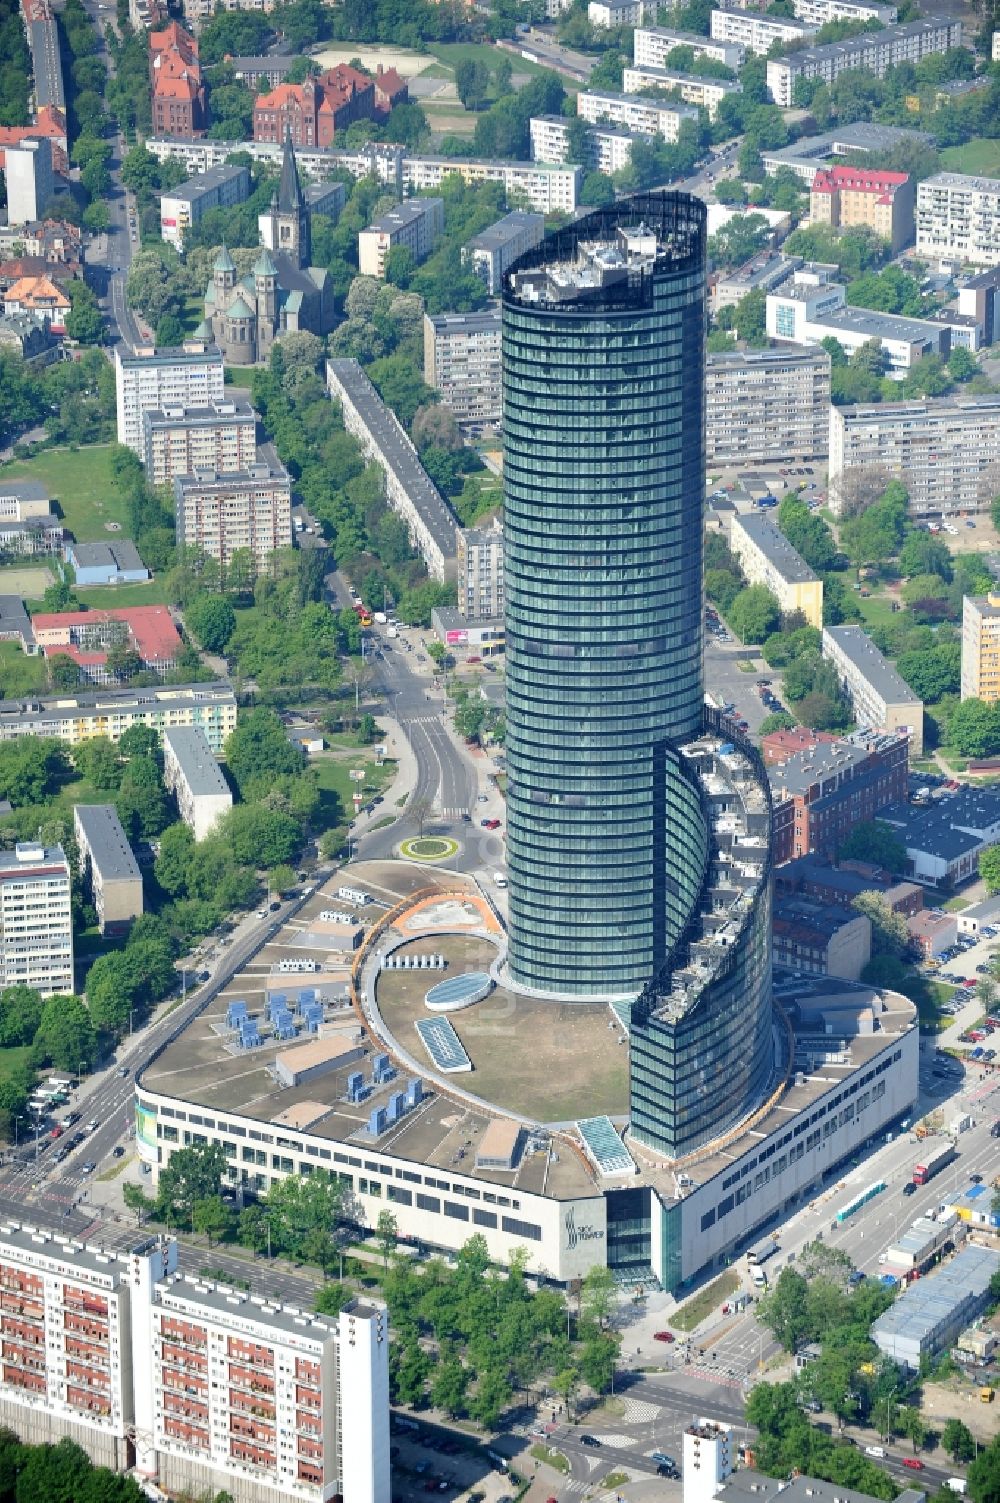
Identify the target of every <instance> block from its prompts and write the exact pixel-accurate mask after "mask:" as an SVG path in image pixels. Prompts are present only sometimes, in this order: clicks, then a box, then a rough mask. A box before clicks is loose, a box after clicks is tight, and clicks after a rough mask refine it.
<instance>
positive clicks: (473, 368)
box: [424, 308, 501, 432]
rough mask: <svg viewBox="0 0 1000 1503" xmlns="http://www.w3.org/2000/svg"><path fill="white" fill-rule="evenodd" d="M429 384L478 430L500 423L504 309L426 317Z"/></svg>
mask: <svg viewBox="0 0 1000 1503" xmlns="http://www.w3.org/2000/svg"><path fill="white" fill-rule="evenodd" d="M424 380H425V381H426V382H427V385H428V386H433V387H434V388H435V390H437V391H439V392H440V393H441V401H442V402H443V403H444V405H445V407H447V408H448V409H449V410H450V411H451V412H453V413H454V415H455V420H456V422H458V423H461V424H462V425H463V426H467V427H469V428H470V429H472V430H473V431H478V432H481V431H482V430H483V428H487V427H495V426H496V425H497V424H498V423H499V422H500V408H501V389H500V310H499V308H484V309H482V310H481V311H480V312H478V313H438V314H430V313H425V314H424Z"/></svg>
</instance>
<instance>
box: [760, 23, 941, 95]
mask: <svg viewBox="0 0 1000 1503" xmlns="http://www.w3.org/2000/svg"><path fill="white" fill-rule="evenodd" d="M961 45H962V23H961V21H959V20H956V19H954V18H952V17H950V16H930V17H927V18H925V19H923V20H920V21H908V22H906V23H905V24H904V25H902V26H885V27H883V28H882V30H881V31H873V32H866V33H863V34H862V35H861V36H856V37H849V38H848V39H847V40H846V41H844V42H831V43H829V45H828V46H825V47H804V48H802V50H801V51H799V52H792V53H789V55H788V56H787V57H779V58H771V59H770V61H769V62H768V64H767V87H768V89H769V90H770V93H771V98H772V99H773V100H774V102H775V104H778V105H781V106H782V108H783V109H788V108H790V106H791V105H792V104H793V103H794V96H795V85H796V83H797V81H798V80H799V79H800V78H807V79H808V78H819V79H822V80H823V82H824V83H833V81H834V79H836V78H839V77H840V75H841V73H844V72H846V71H847V70H848V69H855V68H858V69H861V71H862V72H865V73H874V75H875V77H876V78H884V77H885V74H886V73H887V72H888V70H889V69H890V68H895V67H898V66H899V65H900V64H901V63H918V62H920V60H921V59H922V58H925V57H929V56H931V55H932V54H933V53H936V52H947V51H948V50H949V49H950V48H952V47H961Z"/></svg>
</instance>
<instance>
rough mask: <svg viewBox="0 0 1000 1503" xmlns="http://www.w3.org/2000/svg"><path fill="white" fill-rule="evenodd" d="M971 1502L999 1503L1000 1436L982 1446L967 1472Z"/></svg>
mask: <svg viewBox="0 0 1000 1503" xmlns="http://www.w3.org/2000/svg"><path fill="white" fill-rule="evenodd" d="M967 1480H968V1484H969V1497H970V1498H971V1499H972V1500H973V1503H1000V1437H998V1436H994V1438H993V1440H992V1441H991V1442H990V1444H989V1446H984V1447H983V1449H982V1450H981V1451H980V1452H979V1455H978V1456H977V1457H976V1459H975V1461H973V1463H972V1465H971V1466H970V1467H969V1470H968V1473H967Z"/></svg>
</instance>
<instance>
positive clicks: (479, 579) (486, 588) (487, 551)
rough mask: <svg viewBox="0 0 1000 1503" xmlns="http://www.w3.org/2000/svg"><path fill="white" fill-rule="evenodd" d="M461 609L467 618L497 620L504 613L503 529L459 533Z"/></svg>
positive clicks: (484, 529)
mask: <svg viewBox="0 0 1000 1503" xmlns="http://www.w3.org/2000/svg"><path fill="white" fill-rule="evenodd" d="M458 609H459V613H460V614H461V615H463V616H464V617H465V619H466V620H467V621H496V620H498V619H499V618H500V617H501V616H502V615H503V613H504V588H503V529H502V527H501V526H500V523H499V522H494V524H493V526H492V527H462V528H460V529H459V532H458Z"/></svg>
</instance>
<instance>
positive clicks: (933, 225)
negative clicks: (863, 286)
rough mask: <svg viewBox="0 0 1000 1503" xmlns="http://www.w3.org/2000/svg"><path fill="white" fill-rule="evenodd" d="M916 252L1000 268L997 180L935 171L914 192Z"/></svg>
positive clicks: (999, 185)
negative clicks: (915, 205)
mask: <svg viewBox="0 0 1000 1503" xmlns="http://www.w3.org/2000/svg"><path fill="white" fill-rule="evenodd" d="M916 228H917V252H918V254H920V255H924V256H933V257H938V258H940V257H955V258H957V259H958V260H961V261H967V262H970V263H971V264H972V265H973V266H1000V179H998V178H990V177H973V176H972V175H971V174H969V173H962V172H938V173H935V174H934V176H933V177H928V178H924V180H923V182H922V183H920V184H919V186H918V188H917V211H916Z"/></svg>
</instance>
